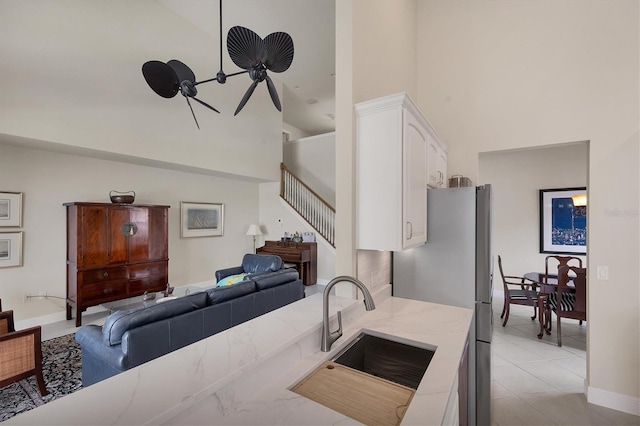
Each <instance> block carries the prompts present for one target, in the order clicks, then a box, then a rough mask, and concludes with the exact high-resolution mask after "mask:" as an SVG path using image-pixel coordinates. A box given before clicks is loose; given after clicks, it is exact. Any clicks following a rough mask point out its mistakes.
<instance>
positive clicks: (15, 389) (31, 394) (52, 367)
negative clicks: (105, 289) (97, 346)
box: [0, 334, 82, 422]
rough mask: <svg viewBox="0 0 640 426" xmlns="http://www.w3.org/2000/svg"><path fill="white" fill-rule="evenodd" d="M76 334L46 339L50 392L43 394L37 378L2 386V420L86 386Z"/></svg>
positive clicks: (44, 359) (45, 371) (45, 363)
mask: <svg viewBox="0 0 640 426" xmlns="http://www.w3.org/2000/svg"><path fill="white" fill-rule="evenodd" d="M74 336H75V334H68V335H66V336H62V337H57V338H55V339H51V340H45V341H44V342H42V374H43V375H44V383H45V385H46V386H47V390H48V391H49V393H48V394H47V395H46V396H44V397H41V396H40V393H39V392H38V385H36V380H35V377H33V376H32V377H29V378H28V379H25V380H21V381H20V382H18V383H13V384H12V385H9V386H7V387H4V388H2V389H0V422H2V421H5V420H7V419H10V418H11V417H13V416H16V415H18V414H20V413H24V412H25V411H29V410H31V409H33V408H36V407H38V406H40V405H43V404H46V403H47V402H50V401H53V400H54V399H58V398H61V397H63V396H65V395H69V394H70V393H73V392H75V391H77V390H79V389H82V360H81V358H80V352H81V351H80V345H78V344H77V343H76V341H75V340H74Z"/></svg>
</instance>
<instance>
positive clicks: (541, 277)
mask: <svg viewBox="0 0 640 426" xmlns="http://www.w3.org/2000/svg"><path fill="white" fill-rule="evenodd" d="M523 276H524V278H525V279H526V280H528V281H531V282H533V283H536V284H537V285H539V286H540V293H546V294H548V293H552V292H555V291H556V286H557V285H558V276H557V275H552V274H549V275H548V276H547V275H546V274H545V273H544V272H527V273H525V274H524V275H523Z"/></svg>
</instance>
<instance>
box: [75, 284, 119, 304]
mask: <svg viewBox="0 0 640 426" xmlns="http://www.w3.org/2000/svg"><path fill="white" fill-rule="evenodd" d="M127 284H128V281H126V280H125V281H113V282H109V283H101V284H89V285H85V286H83V287H82V300H83V304H86V303H87V302H90V301H107V300H114V299H119V298H123V297H127Z"/></svg>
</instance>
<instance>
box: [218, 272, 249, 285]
mask: <svg viewBox="0 0 640 426" xmlns="http://www.w3.org/2000/svg"><path fill="white" fill-rule="evenodd" d="M246 275H247V274H244V273H243V274H237V275H229V276H228V277H224V278H223V279H221V280H220V281H218V283H217V284H216V287H226V286H229V285H233V284H238V283H240V282H242V281H244V277H245V276H246Z"/></svg>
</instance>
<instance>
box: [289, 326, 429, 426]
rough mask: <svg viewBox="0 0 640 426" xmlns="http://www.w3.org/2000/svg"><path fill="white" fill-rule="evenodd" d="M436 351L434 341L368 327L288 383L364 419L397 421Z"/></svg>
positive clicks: (382, 422) (380, 424) (365, 421)
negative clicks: (314, 366)
mask: <svg viewBox="0 0 640 426" xmlns="http://www.w3.org/2000/svg"><path fill="white" fill-rule="evenodd" d="M435 351H436V347H434V346H430V345H425V344H421V343H417V342H412V341H408V340H404V339H401V338H398V337H396V336H387V335H385V334H382V333H378V332H375V331H371V330H363V332H362V333H360V334H359V335H358V336H356V337H355V338H353V339H352V340H351V341H350V342H349V343H348V344H347V345H346V346H345V348H344V349H342V350H341V351H340V352H339V353H338V354H337V355H336V356H335V357H334V358H333V359H330V360H327V361H325V362H324V363H322V365H320V366H319V367H317V368H316V369H315V370H313V371H312V372H310V373H309V374H307V375H306V376H305V377H304V378H303V379H302V380H300V381H299V382H298V383H296V384H295V385H293V386H292V387H291V388H289V389H290V390H291V391H293V392H295V393H297V394H299V395H302V396H304V397H306V398H309V399H311V400H313V401H315V402H317V403H319V404H322V405H324V406H325V407H328V408H331V409H332V410H335V411H337V412H339V413H342V414H344V415H345V416H349V417H351V418H352V419H355V420H357V421H359V422H360V423H363V424H367V425H374V424H375V425H376V426H383V425H390V426H391V425H393V426H397V425H399V424H400V422H402V418H403V417H404V413H405V412H406V410H407V407H409V404H410V403H411V399H412V398H413V395H414V394H415V390H416V389H417V388H418V384H419V383H420V381H421V380H422V376H423V375H424V373H425V371H426V370H427V367H428V366H429V363H430V362H431V359H432V358H433V355H434V353H435Z"/></svg>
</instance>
